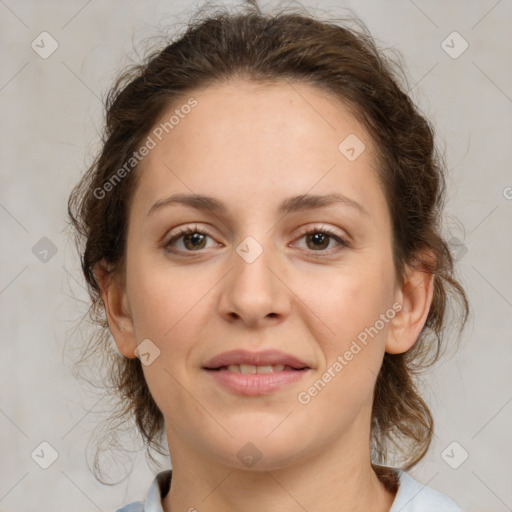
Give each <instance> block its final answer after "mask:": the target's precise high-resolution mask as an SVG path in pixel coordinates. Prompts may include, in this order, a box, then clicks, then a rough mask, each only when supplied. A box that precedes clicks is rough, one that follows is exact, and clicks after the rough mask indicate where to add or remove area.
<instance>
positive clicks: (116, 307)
mask: <svg viewBox="0 0 512 512" xmlns="http://www.w3.org/2000/svg"><path fill="white" fill-rule="evenodd" d="M94 275H95V276H96V281H97V282H98V284H99V286H100V289H101V297H102V299H103V304H104V305H105V312H106V315H107V320H108V325H109V327H110V331H111V332H112V335H113V336H114V341H115V342H116V345H117V348H118V350H119V352H121V354H123V355H124V356H125V357H129V358H135V357H136V355H135V353H134V350H135V349H136V347H137V343H136V337H135V331H134V327H133V321H132V317H131V311H130V306H129V303H128V298H127V294H126V285H125V282H123V280H122V279H121V278H120V277H119V276H118V275H117V274H115V273H114V272H113V267H112V266H111V265H109V264H108V263H106V262H105V260H101V261H100V262H98V263H97V264H96V265H95V267H94Z"/></svg>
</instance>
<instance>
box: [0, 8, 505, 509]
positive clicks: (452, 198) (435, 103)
mask: <svg viewBox="0 0 512 512" xmlns="http://www.w3.org/2000/svg"><path fill="white" fill-rule="evenodd" d="M285 4H286V3H285V2H284V3H283V4H282V5H285ZM195 5H196V4H195V3H194V5H187V3H186V2H184V1H168V0H167V1H165V2H158V1H153V2H135V1H123V2H113V1H103V2H92V1H90V2H87V1H75V2H71V1H70V2H57V1H46V2H29V1H19V2H15V1H14V0H0V34H1V35H0V38H1V42H2V66H1V67H0V109H1V110H0V118H1V120H2V125H1V126H2V132H1V138H0V144H1V149H0V165H1V173H2V187H1V191H0V222H1V233H2V253H1V265H0V268H1V271H0V301H1V305H0V315H1V317H0V318H1V334H2V335H1V343H2V346H1V348H2V349H1V358H2V359H1V360H2V370H1V375H2V386H1V403H0V432H1V448H0V471H1V477H0V510H1V511H4V512H5V511H35V510H37V511H44V510H52V511H53V512H59V511H66V512H70V511H85V510H101V511H113V510H115V509H116V508H117V507H119V506H120V505H122V504H125V503H127V502H129V501H131V500H135V499H141V498H143V496H144V493H145V491H146V489H147V486H148V485H149V483H150V481H151V479H152V471H151V470H150V469H149V468H148V467H147V464H146V462H145V460H144V457H143V456H142V455H141V454H140V453H138V454H136V455H135V456H134V462H133V464H134V470H133V473H132V475H131V477H130V478H129V479H127V480H125V481H124V482H123V483H121V484H119V485H117V486H113V487H108V486H103V485H100V484H99V483H97V482H96V481H95V480H94V478H93V476H92V475H91V474H90V472H89V470H88V467H87V464H86V461H85V458H84V450H85V446H86V443H87V440H88V438H89V437H90V435H91V432H92V429H93V427H94V425H95V422H96V421H97V419H98V414H99V413H101V410H102V405H104V404H103V403H99V402H98V398H97V396H95V395H94V394H91V393H89V392H87V391H86V390H85V389H83V388H82V387H81V386H80V385H79V383H78V382H76V380H75V379H74V378H73V376H72V374H71V369H70V359H69V356H66V355H65V354H66V352H65V351H64V349H65V345H66V342H67V340H73V339H74V337H75V338H76V334H75V332H74V329H75V327H76V325H77V324H78V322H79V321H80V319H81V318H82V316H83V314H84V313H85V306H86V303H87V300H88V296H87V294H86V292H85V290H84V288H83V281H82V277H81V274H80V270H79V263H78V259H77V256H76V254H75V252H74V248H73V246H72V244H71V243H70V239H69V234H68V233H67V232H66V230H65V227H66V200H67V196H68V194H69V192H70V190H71V187H72V186H73V185H74V184H75V183H76V182H77V181H78V179H79V177H80V175H81V173H82V172H83V171H84V170H85V168H86V167H87V165H88V164H89V163H90V161H91V158H92V156H93V154H94V151H95V150H96V149H97V147H98V141H99V135H98V134H99V130H100V129H101V122H102V104H101V102H100V99H101V98H102V97H104V95H105V93H106V91H107V90H108V87H109V85H110V83H111V81H112V79H113V77H114V76H115V74H116V73H117V71H119V69H120V68H121V67H122V66H124V65H125V64H127V63H129V62H131V60H132V59H134V60H137V59H138V57H137V54H136V52H135V51H134V47H135V48H137V51H139V52H141V51H142V49H143V45H142V44H141V40H143V39H144V38H146V37H148V36H152V35H156V34H158V33H159V32H160V30H161V29H163V28H164V27H167V26H169V25H172V26H175V27H176V28H180V27H181V26H182V23H183V22H185V21H186V20H187V18H188V15H189V13H191V12H193V11H194V6H195ZM272 5H275V4H272ZM304 5H306V6H308V7H315V8H318V10H317V11H316V12H317V13H318V14H320V15H325V16H329V15H334V16H341V15H343V14H346V10H345V9H344V8H345V7H350V8H352V9H354V10H355V12H356V13H358V14H359V15H360V16H361V17H362V18H363V20H364V21H365V22H366V23H367V25H368V27H369V28H370V30H371V32H372V33H373V35H374V36H375V37H376V38H377V39H378V41H379V42H380V44H381V46H388V47H391V48H396V49H398V50H399V51H400V52H402V54H403V55H404V59H405V63H406V65H407V67H408V76H409V77H410V82H411V87H412V89H411V94H412V96H413V98H414V99H415V100H416V101H417V102H418V103H419V105H420V106H421V108H422V109H423V111H424V112H425V113H426V114H427V116H429V117H430V118H431V119H432V121H433V122H434V125H435V127H436V129H437V133H438V137H439V141H440V143H441V148H443V147H445V148H446V149H445V155H446V161H447V164H448V167H449V177H448V185H449V190H448V201H447V209H446V213H447V215H448V216H447V221H446V226H445V228H446V230H447V231H446V233H447V236H448V237H449V238H450V239H453V242H452V245H453V247H454V250H455V252H456V254H457V258H458V267H459V274H458V275H459V277H460V278H461V280H462V282H463V284H464V285H465V286H466V289H467V292H468V294H469V298H470V301H471V304H472V308H473V319H472V321H471V322H470V324H469V326H468V329H466V331H465V332H464V335H463V339H462V343H461V345H460V348H459V350H458V351H457V352H456V353H453V351H452V354H451V357H447V358H445V359H444V360H443V361H442V363H441V364H439V365H437V367H436V368H435V369H434V370H433V371H432V372H431V373H430V374H428V375H427V376H426V377H425V379H424V389H425V393H426V398H427V401H428V403H429V404H430V405H431V407H432V410H433V414H434V417H435V419H436V426H437V429H436V437H435V440H434V444H433V446H432V448H431V450H430V452H429V454H428V456H427V457H426V459H425V460H424V461H423V462H422V463H421V464H420V465H419V467H417V468H416V469H415V470H413V471H412V474H413V476H415V477H416V478H417V479H419V480H420V481H421V482H422V483H424V484H427V485H429V486H431V487H434V488H437V489H439V490H441V491H443V492H445V493H447V494H449V495H450V496H451V497H452V498H453V499H454V500H455V501H457V502H458V503H459V504H460V505H461V506H462V507H463V508H464V509H465V510H467V511H468V512H473V511H477V510H486V511H489V510H493V511H497V512H501V511H507V510H512V488H511V486H510V481H511V476H512V471H511V469H512V457H511V455H512V450H511V445H512V441H511V436H510V431H511V429H510V424H511V416H512V403H511V402H512V386H511V380H512V378H511V375H512V358H511V353H512V343H511V341H512V340H511V338H512V286H511V283H512V270H511V265H510V262H511V261H512V258H511V256H512V241H511V240H512V239H511V233H512V231H511V227H512V226H511V224H512V223H511V219H512V199H511V197H512V188H510V187H512V173H511V167H510V166H511V164H510V162H511V161H512V139H511V135H512V116H511V113H512V62H511V60H512V57H511V56H512V41H511V35H510V27H511V23H512V2H511V0H501V1H496V0H485V1H484V0H482V1H471V2H469V1H461V0H459V1H450V2H447V1H444V0H438V1H429V2H427V1H424V0H414V1H412V0H399V1H396V2H392V1H386V2H382V1H377V0H364V1H358V2H355V1H354V2H348V1H347V2H343V1H338V2H328V1H319V2H313V1H311V2H304ZM262 7H263V9H264V10H269V9H270V7H271V5H269V4H265V3H263V4H262ZM42 31H47V32H48V33H50V34H51V36H52V37H53V38H54V39H55V40H56V41H57V42H58V45H59V46H58V49H57V50H56V51H55V52H54V53H53V54H52V55H51V56H50V57H48V58H47V59H43V58H41V57H40V56H39V55H38V54H37V53H36V52H35V51H34V50H33V49H32V48H31V43H32V41H33V40H34V39H36V38H37V36H38V35H39V34H40V33H41V32H42ZM454 31H456V32H458V33H459V34H460V35H461V36H462V37H463V38H464V40H465V41H467V43H468V44H469V47H468V49H467V50H466V51H465V52H464V53H462V54H461V55H460V56H458V58H452V56H450V55H448V54H447V53H446V51H445V50H444V49H443V47H442V42H443V41H444V40H446V38H447V36H449V35H450V34H452V32H454ZM456 37H457V36H456ZM451 41H453V43H452V42H451ZM36 42H37V39H36ZM447 43H448V44H449V45H450V46H453V49H452V50H451V51H452V53H453V52H456V51H457V50H460V49H461V46H460V45H461V44H462V40H460V39H453V36H451V38H448V39H447ZM46 48H48V46H46ZM507 187H508V188H507ZM43 237H47V238H48V239H49V240H51V242H52V243H53V244H54V245H55V247H56V249H57V253H56V254H55V255H53V256H52V254H51V252H50V253H48V255H47V256H46V258H47V261H46V262H45V261H41V260H40V258H41V257H42V258H43V259H44V255H43V254H42V253H39V257H37V254H38V250H37V249H38V248H39V246H38V245H36V244H38V243H40V244H44V243H47V242H40V240H41V239H42V238H43ZM34 246H36V249H34V251H33V247H34ZM39 250H41V249H39ZM34 252H35V253H36V254H34ZM81 301H82V302H81ZM107 409H108V404H106V406H104V407H103V410H107ZM506 433H507V434H508V435H506ZM43 441H46V442H48V443H50V444H51V445H52V446H53V447H54V448H55V450H56V451H57V453H58V458H57V460H56V461H55V462H54V463H53V464H52V465H51V466H50V467H49V468H48V469H46V470H45V469H42V468H41V467H39V465H37V464H36V463H35V462H34V460H33V458H31V453H32V452H33V451H34V449H36V448H37V447H38V446H39V444H40V443H41V442H43ZM454 441H455V442H456V443H458V444H456V445H452V446H450V443H452V442H454ZM447 447H449V448H448V451H447V452H444V450H445V449H446V448H447ZM463 450H464V451H467V453H468V454H469V457H468V459H467V460H466V461H465V462H463V463H462V464H461V465H460V466H459V467H458V468H457V469H453V468H452V467H450V465H449V464H448V462H450V463H451V464H452V465H457V464H458V463H460V461H461V460H462V458H463V456H464V451H463ZM43 452H44V448H43ZM36 453H40V454H41V449H40V448H39V451H38V452H36ZM44 453H45V457H47V456H48V453H49V452H48V450H47V451H46V452H44ZM443 453H444V456H443V455H442V454H443ZM34 458H36V457H34ZM41 458H42V457H41ZM164 464H165V461H164Z"/></svg>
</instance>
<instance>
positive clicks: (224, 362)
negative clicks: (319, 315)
mask: <svg viewBox="0 0 512 512" xmlns="http://www.w3.org/2000/svg"><path fill="white" fill-rule="evenodd" d="M235 364H237V365H240V364H251V365H254V366H270V365H277V364H283V365H285V366H291V367H292V368H295V369H301V368H309V366H308V365H307V364H306V363H304V362H303V361H301V360H300V359H298V358H296V357H294V356H292V355H290V354H286V353H285V352H281V351H279V350H263V351H261V352H250V351H249V350H231V351H229V352H223V353H222V354H219V355H216V356H215V357H213V358H212V359H210V360H209V361H208V362H207V363H206V364H205V365H204V366H203V368H205V369H208V370H213V369H216V368H222V367H223V366H229V365H235Z"/></svg>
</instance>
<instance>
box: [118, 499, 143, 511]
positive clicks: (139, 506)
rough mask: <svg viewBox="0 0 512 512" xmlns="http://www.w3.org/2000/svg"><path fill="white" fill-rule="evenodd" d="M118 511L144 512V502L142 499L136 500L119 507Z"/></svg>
mask: <svg viewBox="0 0 512 512" xmlns="http://www.w3.org/2000/svg"><path fill="white" fill-rule="evenodd" d="M116 512H144V503H143V502H142V501H134V502H133V503H130V504H128V505H125V506H124V507H123V508H118V509H117V510H116Z"/></svg>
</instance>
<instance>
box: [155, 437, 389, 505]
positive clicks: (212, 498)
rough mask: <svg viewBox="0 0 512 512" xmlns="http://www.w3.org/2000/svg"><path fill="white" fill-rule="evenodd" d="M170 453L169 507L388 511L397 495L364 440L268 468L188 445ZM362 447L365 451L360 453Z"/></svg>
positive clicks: (167, 502)
mask: <svg viewBox="0 0 512 512" xmlns="http://www.w3.org/2000/svg"><path fill="white" fill-rule="evenodd" d="M334 444H336V443H334ZM338 444H341V443H340V442H338ZM176 445H179V443H176ZM170 446H171V444H170ZM182 446H183V445H182ZM171 453H172V454H173V458H172V461H173V476H172V483H171V489H170V491H169V493H168V494H167V496H166V497H165V498H164V511H165V512H176V511H178V510H187V511H188V510H190V511H194V510H200V511H201V512H224V511H225V510H236V511H239V512H256V511H258V512H259V511H261V510H265V511H268V512H274V511H275V512H278V511H279V512H292V511H294V512H295V511H298V510H307V511H308V512H328V511H332V510H336V511H337V512H356V511H361V510H372V511H373V512H389V510H390V508H391V506H392V503H393V500H394V497H395V492H394V491H390V490H387V489H386V487H385V486H384V484H383V483H382V482H381V481H380V480H379V478H378V477H377V475H376V474H375V472H374V471H373V469H372V466H371V461H370V454H369V453H365V452H364V450H362V447H361V446H353V445H352V446H350V445H349V448H346V447H343V449H342V447H341V446H335V445H331V446H330V447H329V449H328V450H327V453H322V454H316V455H314V456H311V457H309V458H308V459H302V460H301V462H300V464H295V465H292V466H287V467H285V468H279V469H275V470H274V469H273V470H269V471H257V470H255V469H251V470H248V469H243V470H241V469H237V468H233V467H231V466H228V465H223V464H219V463H218V462H217V461H215V462H212V461H211V460H209V459H207V460H204V459H201V460H200V461H199V460H197V461H194V462H193V463H191V462H190V460H191V459H190V452H188V450H187V454H186V455H187V457H188V459H187V458H186V457H184V456H185V453H180V451H179V450H178V452H176V450H175V449H172V450H171ZM361 453H365V456H364V457H362V456H359V457H357V454H361ZM340 454H343V456H340Z"/></svg>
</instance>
